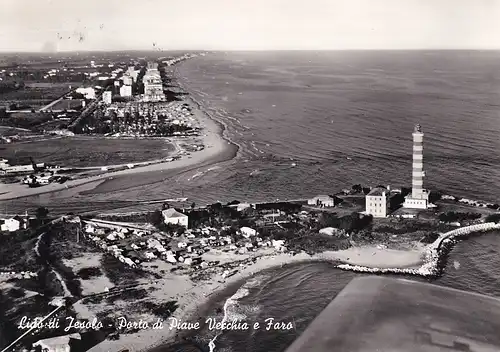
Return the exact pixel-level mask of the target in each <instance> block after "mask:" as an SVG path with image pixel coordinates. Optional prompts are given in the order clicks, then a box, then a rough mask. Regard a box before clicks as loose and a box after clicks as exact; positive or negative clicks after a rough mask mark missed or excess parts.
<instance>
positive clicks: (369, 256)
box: [89, 246, 423, 352]
mask: <svg viewBox="0 0 500 352" xmlns="http://www.w3.org/2000/svg"><path fill="white" fill-rule="evenodd" d="M421 250H422V249H408V250H387V249H383V248H377V247H376V246H362V247H351V249H346V250H342V251H327V252H323V253H318V254H314V255H309V254H307V253H305V252H301V253H298V254H296V255H293V254H290V253H277V254H262V253H260V255H259V254H258V255H256V256H253V257H255V258H256V260H255V262H253V263H252V264H250V265H247V266H245V267H243V268H241V269H239V271H238V272H237V273H236V274H235V275H233V276H231V277H229V278H226V279H223V278H222V275H221V272H217V273H216V274H214V275H211V276H210V278H209V279H207V280H202V281H199V282H198V281H196V282H193V281H192V280H191V279H190V278H189V276H177V277H171V278H166V280H167V281H170V280H174V281H175V282H176V283H174V284H172V283H170V285H169V286H167V287H165V288H163V290H164V291H169V292H165V293H168V296H169V297H171V299H172V300H176V301H177V304H178V308H177V310H176V311H175V312H174V313H173V314H172V315H171V318H177V319H180V320H182V321H184V322H188V323H195V322H197V321H199V322H200V324H201V325H203V324H202V323H203V322H204V316H205V315H207V314H208V313H209V310H210V308H211V304H212V302H213V301H214V300H220V299H222V298H223V297H225V296H228V295H229V296H230V295H231V293H230V292H232V291H237V290H238V289H239V287H240V286H241V285H242V284H243V282H244V281H246V280H248V279H249V278H251V277H252V276H253V275H256V274H259V273H262V272H265V271H267V270H273V269H275V268H278V267H280V266H281V267H284V266H288V265H296V264H307V263H319V262H324V263H331V264H332V265H335V266H336V265H338V264H340V263H345V261H344V259H345V258H346V257H347V258H349V257H352V258H355V259H350V261H351V262H353V263H364V264H366V263H367V262H368V261H371V264H372V266H374V267H376V266H379V265H382V263H385V265H388V266H395V265H399V264H406V265H407V266H413V265H416V264H417V263H416V262H415V261H416V258H418V259H419V260H420V255H421V254H423V252H422V251H421ZM374 252H375V253H376V254H375V255H373V253H374ZM251 257H252V256H251ZM356 259H357V260H356ZM418 264H422V261H419V263H418ZM232 293H234V292H232ZM201 319H203V320H201ZM168 323H169V321H165V322H164V326H163V329H159V330H154V329H148V330H141V331H139V332H137V333H133V334H127V335H120V339H119V340H117V341H108V340H105V341H103V342H102V343H101V344H99V345H96V346H94V347H93V348H92V349H90V350H89V351H93V352H97V351H108V350H120V349H129V350H135V351H151V352H160V351H161V349H162V348H164V347H166V346H171V345H173V344H176V343H180V342H183V341H184V340H183V337H184V336H185V335H186V334H188V333H190V332H193V331H192V330H190V331H189V330H188V331H186V330H176V329H173V330H170V329H169V328H168Z"/></svg>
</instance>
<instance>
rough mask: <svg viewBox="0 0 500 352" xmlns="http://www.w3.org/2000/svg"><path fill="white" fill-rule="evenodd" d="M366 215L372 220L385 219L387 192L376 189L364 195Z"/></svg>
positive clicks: (386, 190) (387, 201)
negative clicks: (372, 218)
mask: <svg viewBox="0 0 500 352" xmlns="http://www.w3.org/2000/svg"><path fill="white" fill-rule="evenodd" d="M365 201H366V211H365V213H366V214H370V215H372V216H373V217H374V218H385V217H386V216H387V215H388V214H389V190H388V189H386V188H384V187H376V188H374V189H372V190H371V191H370V193H368V194H367V195H366V198H365Z"/></svg>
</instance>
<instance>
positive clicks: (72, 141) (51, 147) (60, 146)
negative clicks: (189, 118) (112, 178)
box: [0, 137, 174, 167]
mask: <svg viewBox="0 0 500 352" xmlns="http://www.w3.org/2000/svg"><path fill="white" fill-rule="evenodd" d="M173 150H174V148H173V146H172V144H170V143H169V142H168V141H166V140H164V139H106V138H92V137H64V138H52V139H45V140H42V141H35V142H29V143H13V144H3V145H0V157H2V158H6V159H13V160H14V161H24V162H25V161H26V159H28V160H29V157H33V159H35V160H36V161H37V162H45V163H56V164H60V165H63V166H74V167H88V166H105V165H114V164H126V163H133V162H140V161H148V160H155V159H161V158H165V157H167V156H168V154H169V153H170V152H172V151H173Z"/></svg>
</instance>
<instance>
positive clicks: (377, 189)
mask: <svg viewBox="0 0 500 352" xmlns="http://www.w3.org/2000/svg"><path fill="white" fill-rule="evenodd" d="M384 192H385V194H386V195H387V194H389V191H388V190H387V189H386V188H384V187H375V188H373V189H372V190H371V191H370V193H368V194H367V196H376V197H381V196H383V193H384Z"/></svg>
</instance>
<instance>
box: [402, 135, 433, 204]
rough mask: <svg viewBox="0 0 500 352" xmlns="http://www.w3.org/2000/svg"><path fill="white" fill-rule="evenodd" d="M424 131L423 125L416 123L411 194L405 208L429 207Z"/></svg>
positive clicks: (407, 198)
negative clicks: (426, 185) (426, 186)
mask: <svg viewBox="0 0 500 352" xmlns="http://www.w3.org/2000/svg"><path fill="white" fill-rule="evenodd" d="M424 177H425V171H424V133H423V132H422V127H421V126H420V125H416V126H415V129H414V131H413V164H412V188H411V194H409V195H408V196H406V198H405V202H404V203H403V207H404V208H409V209H427V208H428V206H429V193H428V192H427V190H425V189H424V188H423V187H424Z"/></svg>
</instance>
